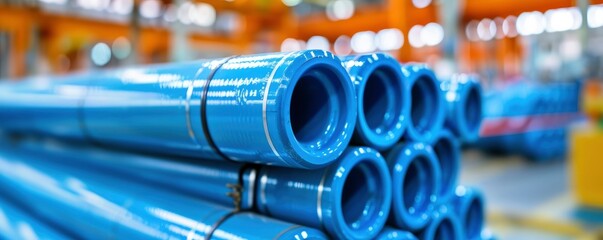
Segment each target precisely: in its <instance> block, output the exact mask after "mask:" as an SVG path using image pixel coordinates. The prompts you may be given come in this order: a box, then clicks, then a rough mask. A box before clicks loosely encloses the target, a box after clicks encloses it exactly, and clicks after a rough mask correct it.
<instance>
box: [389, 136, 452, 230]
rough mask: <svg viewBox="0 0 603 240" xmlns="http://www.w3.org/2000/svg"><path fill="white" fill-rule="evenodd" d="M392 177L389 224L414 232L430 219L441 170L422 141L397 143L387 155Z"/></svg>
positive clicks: (430, 150)
mask: <svg viewBox="0 0 603 240" xmlns="http://www.w3.org/2000/svg"><path fill="white" fill-rule="evenodd" d="M386 159H387V163H388V165H389V170H390V174H391V177H392V208H391V209H392V211H391V213H390V216H389V221H390V223H391V224H392V225H394V226H396V227H399V228H401V229H404V230H408V231H417V230H419V229H421V228H423V227H425V225H427V223H428V222H429V219H430V215H431V212H432V211H433V209H434V207H435V204H436V203H437V201H438V199H437V195H438V190H439V188H440V184H441V183H440V179H441V174H442V173H441V172H440V166H439V164H438V160H437V159H436V155H435V153H434V152H433V149H432V148H431V146H429V145H427V144H423V143H405V144H398V145H396V146H395V147H394V148H393V149H392V150H391V151H390V152H389V153H388V154H387V158H386Z"/></svg>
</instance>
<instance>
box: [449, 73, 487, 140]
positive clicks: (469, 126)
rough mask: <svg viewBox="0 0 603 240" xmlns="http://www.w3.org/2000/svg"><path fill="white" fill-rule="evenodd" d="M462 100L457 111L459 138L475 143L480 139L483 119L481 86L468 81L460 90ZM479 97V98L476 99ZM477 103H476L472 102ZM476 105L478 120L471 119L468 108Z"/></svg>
mask: <svg viewBox="0 0 603 240" xmlns="http://www.w3.org/2000/svg"><path fill="white" fill-rule="evenodd" d="M460 91H461V92H460V96H459V97H460V99H459V102H458V105H457V106H456V109H455V120H456V124H457V126H458V127H457V131H458V133H459V136H460V137H461V138H462V139H463V140H464V141H466V142H473V141H475V140H477V138H479V131H480V127H481V122H482V119H483V109H482V108H483V104H484V103H483V102H484V101H483V98H482V96H483V95H482V94H483V92H482V88H481V85H480V84H479V83H478V82H476V81H475V80H471V79H469V80H466V82H465V83H462V87H461V89H460ZM475 95H477V98H475ZM472 101H475V102H472ZM472 104H475V105H476V106H475V109H474V110H477V111H479V112H478V113H477V119H469V116H468V114H467V112H466V111H467V110H468V109H467V106H468V105H472Z"/></svg>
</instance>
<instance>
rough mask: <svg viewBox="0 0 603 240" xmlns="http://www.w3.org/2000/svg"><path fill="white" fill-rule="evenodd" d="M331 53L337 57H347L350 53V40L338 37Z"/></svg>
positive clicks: (346, 37) (342, 36) (343, 36)
mask: <svg viewBox="0 0 603 240" xmlns="http://www.w3.org/2000/svg"><path fill="white" fill-rule="evenodd" d="M333 51H334V52H335V54H337V55H349V54H350V53H352V39H351V38H350V37H348V36H346V35H341V36H339V37H338V38H337V39H336V40H335V43H334V44H333Z"/></svg>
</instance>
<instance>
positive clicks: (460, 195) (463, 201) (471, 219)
mask: <svg viewBox="0 0 603 240" xmlns="http://www.w3.org/2000/svg"><path fill="white" fill-rule="evenodd" d="M452 204H453V207H454V210H455V212H456V214H457V215H458V216H459V219H460V221H461V223H462V226H463V228H464V233H465V237H464V239H468V240H479V239H481V233H482V230H483V229H484V225H485V223H484V222H485V219H486V218H485V211H484V204H485V201H484V197H483V195H482V193H481V192H480V191H479V190H478V189H476V188H470V187H465V186H458V187H457V188H456V191H455V196H454V198H453V201H452Z"/></svg>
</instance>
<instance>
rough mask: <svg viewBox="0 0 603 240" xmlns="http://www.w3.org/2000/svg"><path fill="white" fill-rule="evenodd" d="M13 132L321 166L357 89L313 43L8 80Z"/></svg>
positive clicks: (7, 121)
mask: <svg viewBox="0 0 603 240" xmlns="http://www.w3.org/2000/svg"><path fill="white" fill-rule="evenodd" d="M0 89H1V90H0V109H2V111H0V122H2V127H3V128H4V129H6V130H8V131H12V132H26V133H31V132H37V133H44V134H50V135H55V136H60V137H65V138H75V139H86V140H89V141H92V142H95V143H100V144H103V145H110V146H116V147H123V148H130V149H137V150H140V151H146V152H156V153H161V154H177V155H184V156H191V157H198V158H203V159H228V160H232V161H237V162H257V163H262V164H269V165H278V166H287V167H295V168H318V167H323V166H326V165H327V164H329V163H330V162H332V161H334V160H335V159H337V157H339V155H341V153H342V152H343V151H344V149H345V147H346V146H347V145H348V143H349V141H350V139H351V137H352V133H353V130H354V126H355V122H356V113H357V112H356V97H355V94H354V88H353V86H352V82H351V81H350V78H349V76H348V74H347V73H346V70H345V69H344V68H343V66H342V64H341V62H340V60H339V59H338V58H337V57H335V56H334V55H333V54H331V53H329V52H326V51H318V50H308V51H299V52H291V53H271V54H260V55H249V56H238V57H230V58H224V59H217V60H209V61H194V62H189V63H178V64H164V65H154V66H146V67H139V68H130V69H124V70H114V71H106V72H91V73H85V74H79V75H71V76H64V77H52V78H43V79H36V80H30V81H23V82H19V83H16V84H5V85H3V86H2V87H1V88H0Z"/></svg>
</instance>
